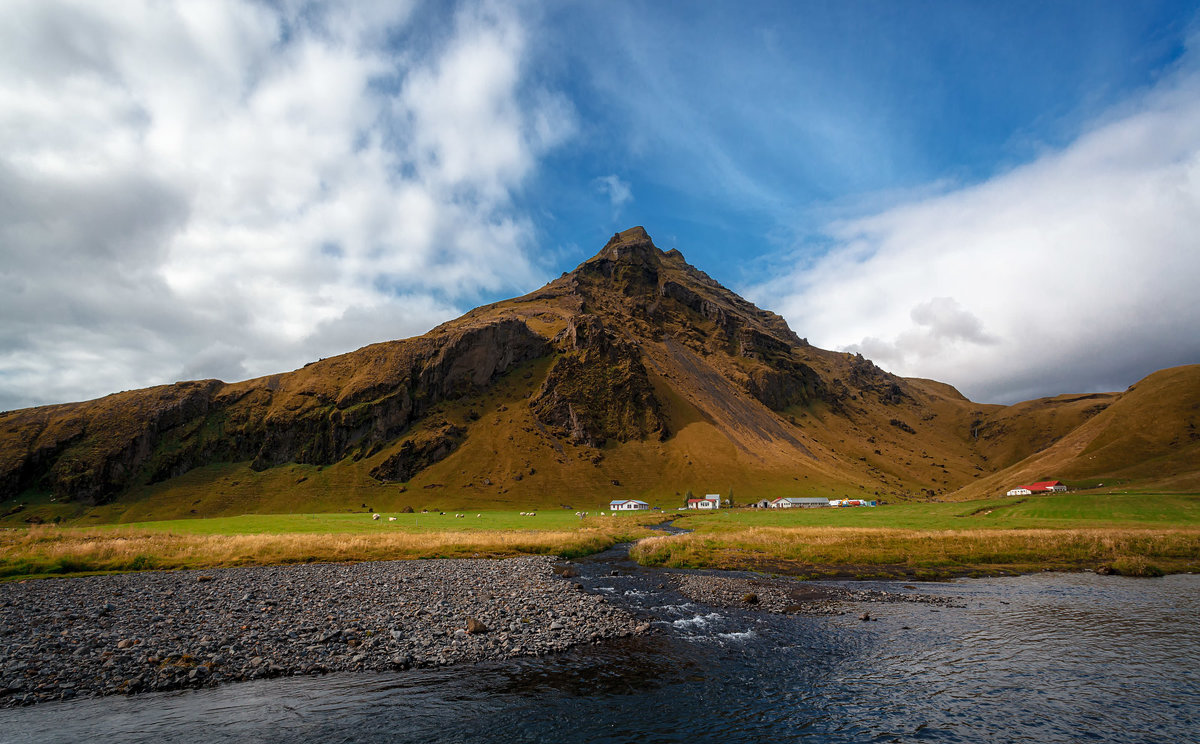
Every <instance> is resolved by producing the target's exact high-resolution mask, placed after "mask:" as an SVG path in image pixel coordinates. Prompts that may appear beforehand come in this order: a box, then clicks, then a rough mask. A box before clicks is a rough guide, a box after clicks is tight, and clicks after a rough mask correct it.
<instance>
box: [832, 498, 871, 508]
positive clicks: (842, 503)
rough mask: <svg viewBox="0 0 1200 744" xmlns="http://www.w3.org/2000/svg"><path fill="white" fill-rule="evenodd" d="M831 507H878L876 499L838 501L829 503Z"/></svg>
mask: <svg viewBox="0 0 1200 744" xmlns="http://www.w3.org/2000/svg"><path fill="white" fill-rule="evenodd" d="M829 505H830V506H878V505H879V502H877V501H876V500H875V499H837V500H834V501H830V502H829Z"/></svg>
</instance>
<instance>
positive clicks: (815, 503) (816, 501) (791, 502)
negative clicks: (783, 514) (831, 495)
mask: <svg viewBox="0 0 1200 744" xmlns="http://www.w3.org/2000/svg"><path fill="white" fill-rule="evenodd" d="M822 506H829V499H828V498H826V497H824V496H811V497H810V496H805V497H802V498H794V497H784V498H778V499H775V500H774V501H772V502H771V508H772V509H814V508H817V507H822Z"/></svg>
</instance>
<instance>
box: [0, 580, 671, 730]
mask: <svg viewBox="0 0 1200 744" xmlns="http://www.w3.org/2000/svg"><path fill="white" fill-rule="evenodd" d="M553 568H554V559H552V558H550V557H544V556H530V557H522V558H513V559H505V560H423V561H380V562H367V563H356V564H316V565H299V566H286V567H284V566H274V567H246V568H232V569H214V570H204V571H176V572H141V573H135V574H120V575H112V576H89V577H81V578H73V579H47V580H37V581H24V582H10V583H7V584H3V585H0V706H4V707H9V706H14V705H24V704H32V703H36V702H44V701H49V700H63V699H70V698H73V697H78V696H96V695H111V694H129V693H135V692H145V691H153V690H172V689H180V688H195V687H209V686H214V685H217V684H220V683H224V682H232V681H241V680H248V679H259V678H264V677H278V676H291V675H314V674H324V673H326V672H334V671H382V670H393V669H407V668H412V667H430V666H441V665H446V664H456V663H462V662H472V661H480V660H484V659H505V658H512V657H518V656H541V655H545V654H549V653H553V652H557V651H561V650H563V649H566V648H569V647H571V646H574V645H578V644H583V643H592V642H598V641H601V640H604V639H609V638H615V637H621V636H629V635H633V634H636V633H642V632H645V631H647V630H648V629H649V626H648V625H646V624H644V623H640V622H638V621H637V620H635V618H634V617H633V616H632V615H630V614H629V613H627V612H625V611H623V610H619V609H617V608H615V607H613V606H611V605H609V604H608V603H607V602H606V601H605V600H604V599H603V598H602V597H598V596H595V595H591V594H587V593H586V592H582V591H580V590H579V586H578V585H577V584H575V583H573V582H570V581H566V580H563V579H562V578H559V577H558V576H556V575H555V573H554V570H553Z"/></svg>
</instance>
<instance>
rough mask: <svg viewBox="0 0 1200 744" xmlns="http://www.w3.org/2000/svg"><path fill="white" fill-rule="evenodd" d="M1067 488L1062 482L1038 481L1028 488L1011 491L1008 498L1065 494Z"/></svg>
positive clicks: (1018, 487)
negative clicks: (1039, 494)
mask: <svg viewBox="0 0 1200 744" xmlns="http://www.w3.org/2000/svg"><path fill="white" fill-rule="evenodd" d="M1066 490H1067V486H1066V484H1065V483H1063V482H1062V481H1038V482H1037V483H1030V484H1029V485H1028V486H1017V487H1016V488H1012V489H1009V491H1008V494H1007V495H1008V496H1029V495H1032V494H1035V493H1065V492H1066Z"/></svg>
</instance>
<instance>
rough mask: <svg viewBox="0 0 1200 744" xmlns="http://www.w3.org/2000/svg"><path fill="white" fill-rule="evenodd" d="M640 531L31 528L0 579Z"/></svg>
mask: <svg viewBox="0 0 1200 744" xmlns="http://www.w3.org/2000/svg"><path fill="white" fill-rule="evenodd" d="M642 534H646V532H645V530H644V528H640V527H637V526H636V525H632V524H626V525H612V526H597V527H584V528H582V529H577V530H560V531H534V530H496V531H462V532H454V531H444V532H433V533H403V532H385V533H375V534H369V533H368V534H295V533H292V534H266V535H261V534H260V535H186V534H175V533H162V532H151V531H145V530H111V529H105V530H99V529H91V530H89V529H60V528H55V527H35V528H31V529H28V530H11V531H4V532H0V577H7V578H15V577H29V576H42V575H63V574H80V573H91V572H111V571H136V570H146V569H179V568H212V567H225V566H247V565H267V564H280V563H321V562H341V561H370V560H399V559H413V558H469V557H488V558H496V557H505V556H514V555H529V554H537V555H562V556H568V557H570V556H576V555H583V554H587V553H592V552H596V551H599V550H603V549H605V548H607V547H609V546H610V545H612V544H614V543H615V542H618V541H621V540H626V539H629V538H630V537H631V536H632V535H637V536H640V535H642Z"/></svg>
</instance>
